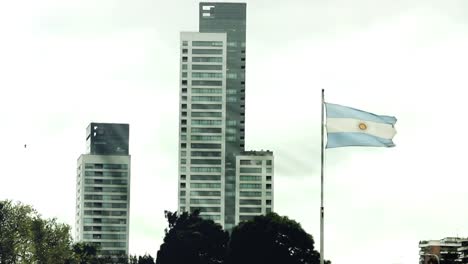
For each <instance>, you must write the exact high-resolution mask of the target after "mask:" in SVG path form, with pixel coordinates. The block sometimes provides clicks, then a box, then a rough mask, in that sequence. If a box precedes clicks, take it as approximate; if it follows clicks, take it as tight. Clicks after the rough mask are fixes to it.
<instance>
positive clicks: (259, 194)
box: [239, 191, 262, 197]
mask: <svg viewBox="0 0 468 264" xmlns="http://www.w3.org/2000/svg"><path fill="white" fill-rule="evenodd" d="M239 195H240V196H242V197H262V192H247V191H241V192H240V193H239Z"/></svg>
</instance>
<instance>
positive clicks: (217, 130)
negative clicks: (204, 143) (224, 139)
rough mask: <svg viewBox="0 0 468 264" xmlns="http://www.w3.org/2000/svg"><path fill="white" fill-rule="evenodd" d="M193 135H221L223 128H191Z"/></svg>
mask: <svg viewBox="0 0 468 264" xmlns="http://www.w3.org/2000/svg"><path fill="white" fill-rule="evenodd" d="M190 131H191V132H192V133H218V134H219V133H221V128H211V127H192V128H190Z"/></svg>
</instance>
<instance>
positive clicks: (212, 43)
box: [192, 41, 223, 47]
mask: <svg viewBox="0 0 468 264" xmlns="http://www.w3.org/2000/svg"><path fill="white" fill-rule="evenodd" d="M192 46H196V47H222V46H223V42H222V41H192Z"/></svg>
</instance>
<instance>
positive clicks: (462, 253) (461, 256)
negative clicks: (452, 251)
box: [457, 239, 468, 264]
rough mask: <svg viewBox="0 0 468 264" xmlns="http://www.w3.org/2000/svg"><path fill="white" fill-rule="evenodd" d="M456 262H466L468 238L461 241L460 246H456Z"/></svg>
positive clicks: (467, 259) (465, 263) (467, 257)
mask: <svg viewBox="0 0 468 264" xmlns="http://www.w3.org/2000/svg"><path fill="white" fill-rule="evenodd" d="M457 251H458V262H457V263H460V264H468V239H464V240H463V241H461V246H460V247H458V249H457Z"/></svg>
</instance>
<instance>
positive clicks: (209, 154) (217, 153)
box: [190, 151, 221, 157]
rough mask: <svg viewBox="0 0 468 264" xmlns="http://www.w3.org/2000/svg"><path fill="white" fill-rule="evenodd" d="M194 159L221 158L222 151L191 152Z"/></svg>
mask: <svg viewBox="0 0 468 264" xmlns="http://www.w3.org/2000/svg"><path fill="white" fill-rule="evenodd" d="M190 155H191V156H192V157H221V151H191V152H190Z"/></svg>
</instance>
